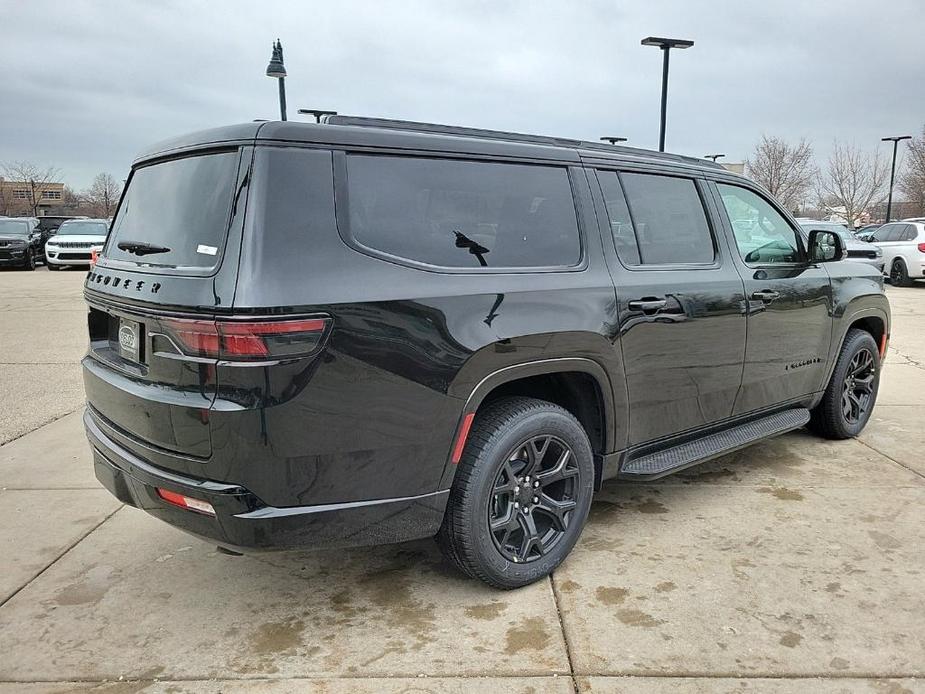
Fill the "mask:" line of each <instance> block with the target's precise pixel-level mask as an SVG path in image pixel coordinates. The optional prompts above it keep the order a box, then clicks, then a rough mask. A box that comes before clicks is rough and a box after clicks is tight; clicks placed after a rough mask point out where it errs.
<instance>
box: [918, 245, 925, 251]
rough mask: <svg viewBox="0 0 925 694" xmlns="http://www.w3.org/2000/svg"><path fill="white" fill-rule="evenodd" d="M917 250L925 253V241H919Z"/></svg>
mask: <svg viewBox="0 0 925 694" xmlns="http://www.w3.org/2000/svg"><path fill="white" fill-rule="evenodd" d="M919 251H920V252H922V253H925V243H920V244H919Z"/></svg>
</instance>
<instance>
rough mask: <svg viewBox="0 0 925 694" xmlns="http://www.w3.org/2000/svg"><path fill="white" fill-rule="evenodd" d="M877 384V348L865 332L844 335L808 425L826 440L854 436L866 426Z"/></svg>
mask: <svg viewBox="0 0 925 694" xmlns="http://www.w3.org/2000/svg"><path fill="white" fill-rule="evenodd" d="M879 387H880V350H879V347H878V345H877V341H876V340H874V338H873V336H872V335H871V334H870V333H869V332H867V331H865V330H859V329H857V328H852V329H851V330H849V331H848V334H847V335H845V341H844V342H843V343H842V348H841V351H840V352H839V354H838V359H837V361H836V362H835V368H834V370H833V371H832V376H831V378H830V379H829V383H828V385H827V386H826V389H825V392H824V393H823V395H822V399H821V400H820V401H819V404H818V405H816V407H814V408H813V409H812V410H811V411H810V420H809V424H808V427H809V429H810V430H811V431H813V432H814V433H816V434H819V435H820V436H824V437H825V438H827V439H847V438H851V437H852V436H857V435H858V434H860V433H861V430H862V429H863V428H864V427H865V426H866V425H867V420H868V419H870V416H871V413H872V412H873V409H874V404H875V403H876V402H877V391H878V389H879Z"/></svg>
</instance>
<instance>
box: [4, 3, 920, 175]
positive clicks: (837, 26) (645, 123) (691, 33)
mask: <svg viewBox="0 0 925 694" xmlns="http://www.w3.org/2000/svg"><path fill="white" fill-rule="evenodd" d="M0 14H2V16H3V21H2V23H0V46H2V51H3V61H2V64H3V66H4V74H3V77H2V79H0V161H3V160H9V159H28V160H31V161H34V162H36V163H40V164H55V165H57V166H58V167H60V168H61V169H62V170H63V171H64V173H65V179H66V180H67V181H68V182H69V183H71V184H72V185H73V186H75V187H77V188H82V187H85V186H86V185H88V184H89V182H90V180H91V179H92V177H93V175H94V174H95V173H97V172H99V171H103V170H105V171H110V172H112V173H113V174H114V175H116V176H117V177H119V178H122V177H124V175H125V173H126V172H127V170H128V167H129V165H130V162H131V160H132V158H133V157H134V155H135V153H136V152H137V151H139V150H140V149H142V148H143V147H145V146H146V145H147V144H150V143H151V142H153V141H156V140H159V139H162V138H165V137H170V136H173V135H176V134H179V133H182V132H185V131H190V130H196V129H200V128H206V127H211V126H214V125H218V124H224V123H232V122H240V121H247V120H251V119H253V118H274V117H277V101H276V85H275V83H274V81H273V80H271V79H269V78H267V77H265V76H264V74H263V71H264V68H265V67H266V63H267V60H268V59H269V54H270V42H271V40H272V39H274V38H276V37H277V36H279V37H280V38H281V39H282V41H283V45H284V47H285V54H286V68H287V70H288V71H289V75H290V77H289V79H288V80H287V87H288V97H289V105H290V115H294V114H295V110H296V108H298V107H300V106H302V107H322V108H333V109H337V110H338V111H340V112H342V113H351V114H360V115H376V116H383V117H395V118H408V119H412V120H429V121H436V122H446V123H454V124H461V125H470V126H476V127H486V128H497V129H508V130H520V131H526V132H535V133H544V134H554V135H562V136H569V137H582V138H597V137H598V136H600V135H605V134H606V135H622V136H625V137H628V138H630V144H633V145H636V146H641V147H654V146H655V145H656V142H657V134H658V132H657V131H658V122H657V118H658V98H659V79H660V60H661V56H660V53H659V52H658V51H657V50H655V49H652V48H645V47H642V46H640V45H639V41H640V39H641V38H642V37H643V36H647V35H650V34H655V35H668V36H681V37H684V38H691V39H693V40H695V41H696V45H695V46H694V47H693V48H692V49H690V50H688V51H683V52H677V53H673V54H672V68H671V90H670V99H669V118H668V149H670V150H672V151H676V152H682V153H685V154H692V155H695V156H701V155H703V154H705V153H707V152H725V153H726V154H727V155H728V160H729V161H739V160H741V159H742V158H744V157H745V156H746V155H747V154H748V152H749V151H750V150H751V148H752V146H753V144H754V142H755V140H756V139H757V138H758V137H759V136H760V135H761V133H767V134H775V135H780V136H782V137H786V138H797V137H802V136H805V137H808V138H810V139H811V140H812V141H813V142H814V144H815V146H816V150H817V153H818V154H819V155H820V156H825V154H826V153H827V152H828V149H829V147H830V145H831V141H832V138H834V137H839V138H846V139H850V140H853V141H855V142H857V143H858V144H862V145H863V146H867V147H870V148H871V149H874V148H876V147H877V146H878V145H879V138H880V137H882V136H883V135H888V134H893V133H899V132H902V133H906V132H917V131H919V130H920V129H921V127H922V124H923V122H925V92H923V90H922V84H923V83H925V41H923V39H922V34H921V29H922V27H923V26H925V5H923V3H922V2H921V1H920V0H893V1H892V2H890V3H888V4H886V3H884V4H876V3H872V2H860V1H859V0H843V1H841V2H806V1H805V0H803V1H795V0H786V1H784V2H773V3H770V2H761V3H758V2H746V1H743V0H738V1H732V0H725V1H716V2H683V1H678V2H668V1H667V0H648V1H647V2H639V3H634V4H632V5H631V6H630V5H629V3H613V2H603V1H601V0H598V1H587V2H574V3H563V2H561V1H560V2H526V1H521V2H507V3H499V2H475V1H469V2H462V1H460V2H454V3H441V2H423V1H421V2H411V1H408V2H385V3H373V2H366V3H360V2H340V3H296V2H293V3H281V2H277V3H261V4H258V3H252V2H159V3H151V2H128V1H125V2H115V1H111V2H103V1H98V2H88V1H84V2H68V3H60V2H46V1H45V0H30V1H29V2H15V1H14V0H0ZM884 153H886V151H885V146H884Z"/></svg>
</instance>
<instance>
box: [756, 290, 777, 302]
mask: <svg viewBox="0 0 925 694" xmlns="http://www.w3.org/2000/svg"><path fill="white" fill-rule="evenodd" d="M752 298H753V299H755V300H757V301H765V302H769V301H774V299H779V298H780V292H775V291H774V290H773V289H761V290H759V291H757V292H752Z"/></svg>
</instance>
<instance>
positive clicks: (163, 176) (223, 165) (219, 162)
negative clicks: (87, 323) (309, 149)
mask: <svg viewBox="0 0 925 694" xmlns="http://www.w3.org/2000/svg"><path fill="white" fill-rule="evenodd" d="M238 158H239V154H238V151H237V150H235V151H233V152H221V153H217V154H206V155H200V156H193V157H184V158H183V159H172V160H169V161H165V162H162V163H160V164H154V165H152V166H145V167H142V168H140V169H136V170H135V172H134V173H133V174H132V177H131V179H130V180H129V183H128V188H127V189H126V191H125V195H124V197H123V198H122V203H121V204H120V205H119V211H118V213H117V214H116V218H115V219H114V220H113V223H112V233H111V234H110V235H109V242H108V243H107V244H106V248H105V250H104V253H103V255H104V257H106V258H112V259H116V260H120V261H128V262H133V263H139V264H145V265H160V266H167V267H186V268H212V267H215V265H216V264H217V263H218V259H219V258H220V257H221V253H222V250H223V249H224V247H225V238H226V236H227V232H228V218H229V214H230V212H231V201H232V197H233V195H234V186H235V177H236V176H237V172H238ZM120 246H121V248H120Z"/></svg>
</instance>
